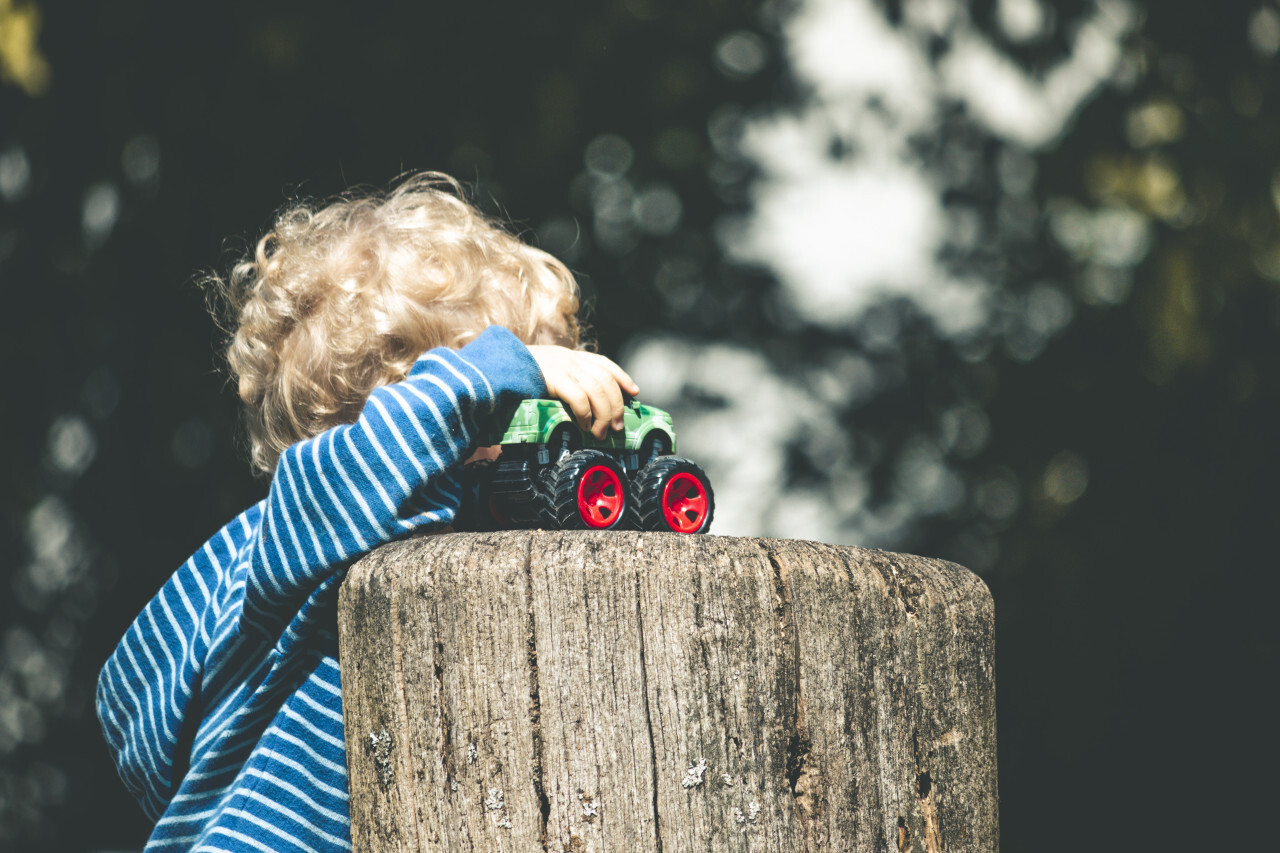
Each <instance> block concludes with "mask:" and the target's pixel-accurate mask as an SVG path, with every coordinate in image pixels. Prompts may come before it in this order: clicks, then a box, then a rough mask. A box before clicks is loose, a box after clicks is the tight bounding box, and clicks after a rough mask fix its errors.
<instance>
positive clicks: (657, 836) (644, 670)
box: [635, 539, 662, 853]
mask: <svg viewBox="0 0 1280 853" xmlns="http://www.w3.org/2000/svg"><path fill="white" fill-rule="evenodd" d="M643 549H644V540H643V539H641V540H640V541H639V542H638V543H637V545H636V551H637V555H636V556H637V557H638V556H639V553H638V552H639V551H641V550H643ZM635 588H636V626H637V627H638V628H639V631H638V633H639V634H640V649H639V651H640V695H641V697H642V698H643V700H644V701H643V705H644V725H645V729H646V730H647V732H648V734H649V773H650V774H651V778H652V779H653V784H652V785H651V788H652V799H653V838H654V843H655V845H656V849H657V853H662V818H661V817H660V816H659V814H658V751H657V747H655V746H654V741H653V714H652V713H651V712H650V710H649V664H648V662H647V661H646V659H645V655H644V607H642V606H641V603H640V573H639V572H638V571H637V572H636V573H635Z"/></svg>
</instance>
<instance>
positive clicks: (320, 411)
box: [206, 172, 579, 475]
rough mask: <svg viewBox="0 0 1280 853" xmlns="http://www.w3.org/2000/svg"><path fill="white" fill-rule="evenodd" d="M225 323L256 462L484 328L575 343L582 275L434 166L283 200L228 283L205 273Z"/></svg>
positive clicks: (268, 463) (265, 468) (270, 461)
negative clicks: (504, 223)
mask: <svg viewBox="0 0 1280 853" xmlns="http://www.w3.org/2000/svg"><path fill="white" fill-rule="evenodd" d="M206 284H207V285H209V286H211V287H212V289H213V291H214V293H215V294H216V295H218V296H220V297H221V301H222V303H223V305H224V309H225V313H226V316H227V319H228V320H229V321H230V322H229V323H228V324H227V326H228V327H229V331H233V335H232V337H231V341H230V343H229V345H228V346H227V351H226V357H227V362H228V364H229V366H230V369H231V375H232V378H233V379H234V380H235V382H236V385H237V388H238V390H239V393H240V399H241V400H243V401H244V404H245V409H246V415H247V417H246V420H247V426H248V439H249V452H250V455H251V461H252V464H253V467H254V468H255V469H256V470H257V471H258V472H260V473H263V474H268V475H269V474H271V472H272V471H273V470H274V469H275V465H276V461H277V460H278V459H279V457H280V454H281V452H282V451H284V449H285V448H287V447H289V446H290V445H291V444H293V443H295V442H297V441H300V440H302V439H304V438H309V437H311V436H313V435H317V434H319V433H321V432H323V431H324V430H326V429H328V428H329V427H332V426H335V425H337V424H341V423H351V422H353V421H355V419H356V418H357V417H358V416H359V414H360V410H361V408H362V406H363V405H364V402H365V400H366V399H367V398H368V396H369V393H370V392H371V391H372V390H373V389H374V388H376V387H378V386H380V385H385V384H387V383H391V382H396V381H399V380H401V379H403V378H404V377H405V376H407V375H408V373H409V369H410V368H411V367H412V366H413V363H414V361H416V360H417V358H418V356H419V355H421V354H422V353H423V352H425V351H426V350H428V349H431V348H432V347H438V346H447V347H460V346H462V345H463V344H466V343H467V342H469V341H471V340H472V339H473V338H475V337H476V336H477V335H479V334H480V333H481V332H482V331H484V330H485V329H486V328H488V327H489V326H491V325H500V326H505V327H506V328H508V329H509V330H511V332H513V333H514V334H515V335H516V336H517V337H519V338H520V339H521V340H523V341H524V342H525V343H529V344H559V345H561V346H567V347H577V346H579V328H578V322H577V319H576V314H577V310H578V289H577V284H576V282H575V281H574V279H573V276H572V275H571V274H570V272H569V270H568V269H567V268H566V267H565V266H564V264H562V263H561V262H560V261H558V260H556V259H555V258H554V257H552V256H551V255H549V254H547V253H546V252H543V251H541V250H539V249H535V248H533V247H531V246H528V245H526V244H524V243H522V242H521V241H520V240H518V239H517V238H516V237H514V236H512V235H511V234H508V233H507V232H506V231H504V230H503V229H502V228H500V227H499V226H498V225H497V224H495V223H494V222H492V221H490V220H489V219H487V218H486V217H485V216H484V215H483V214H481V213H480V212H479V211H478V210H476V209H475V208H474V207H473V206H471V205H470V204H468V203H467V202H466V201H465V200H464V198H463V192H462V187H461V186H460V185H459V184H458V182H457V181H455V180H454V179H453V178H451V177H449V176H448V175H444V174H441V173H439V172H424V173H420V174H415V175H411V176H409V177H408V178H405V179H404V180H402V181H400V182H399V183H398V184H397V185H394V186H393V187H392V188H391V189H390V190H388V191H386V192H380V193H368V194H360V195H355V194H348V195H346V196H343V197H340V198H338V199H337V200H335V201H331V202H330V203H328V204H325V205H324V206H320V207H314V208H313V207H311V206H308V205H306V204H303V203H299V204H295V205H293V206H290V207H288V208H286V209H285V210H284V211H283V212H282V213H280V214H279V215H278V216H277V217H276V220H275V223H274V226H273V227H272V229H271V231H270V233H268V234H267V235H266V236H265V237H263V238H262V239H261V240H259V241H258V244H257V247H256V249H255V251H254V252H253V255H252V256H251V257H248V258H245V259H244V260H242V261H241V262H240V263H237V264H236V265H235V266H234V267H233V268H232V271H231V274H230V276H229V277H228V278H226V279H223V278H221V277H219V276H216V275H211V276H209V278H208V279H207V280H206Z"/></svg>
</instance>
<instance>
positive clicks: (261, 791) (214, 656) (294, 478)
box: [97, 326, 546, 853]
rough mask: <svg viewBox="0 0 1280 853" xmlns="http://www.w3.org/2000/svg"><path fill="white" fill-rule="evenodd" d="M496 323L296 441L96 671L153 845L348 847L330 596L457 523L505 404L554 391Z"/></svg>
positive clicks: (434, 354) (110, 727)
mask: <svg viewBox="0 0 1280 853" xmlns="http://www.w3.org/2000/svg"><path fill="white" fill-rule="evenodd" d="M545 390H546V389H545V385H544V384H543V380H542V376H541V373H540V372H539V370H538V367H537V364H536V363H535V362H534V361H533V358H532V356H531V355H530V354H529V351H528V350H527V349H526V348H525V347H524V345H523V344H521V343H520V342H519V341H518V340H517V339H516V338H515V337H514V336H513V335H512V334H511V333H510V332H508V331H507V330H506V329H503V328H501V327H498V326H494V327H491V328H490V329H488V330H487V331H485V332H484V333H483V334H482V335H480V336H479V337H478V338H477V339H476V340H475V341H473V342H472V343H470V344H468V345H467V346H465V347H463V348H461V349H460V350H456V351H455V350H449V349H435V350H431V351H430V352H428V353H426V354H425V355H423V356H422V357H421V358H420V359H418V361H417V362H416V363H415V364H414V366H413V369H412V370H411V371H410V373H409V376H408V378H406V379H405V380H404V381H403V382H398V383H395V384H392V385H387V386H384V387H382V388H378V389H375V390H374V392H373V393H372V394H371V395H370V396H369V400H368V402H367V403H366V404H365V406H364V410H363V412H362V413H361V415H360V418H359V419H358V420H357V421H356V422H355V423H354V424H350V425H343V426H338V427H335V428H333V429H330V430H328V431H326V432H324V433H321V434H320V435H318V436H315V437H314V438H310V439H307V440H306V441H302V442H299V443H297V444H295V445H293V446H292V447H290V448H288V449H287V450H286V451H285V452H284V453H283V454H282V455H281V457H280V461H279V463H278V465H277V467H276V471H275V476H274V477H273V479H272V481H271V488H270V491H269V493H268V495H267V497H266V498H265V499H264V500H263V501H262V502H261V503H259V504H257V505H256V506H253V507H251V508H250V509H248V510H247V511H245V512H244V513H242V514H241V515H240V516H239V517H238V518H236V519H235V520H234V521H232V522H231V523H230V524H228V525H227V526H226V527H224V528H223V529H222V530H220V531H219V532H218V533H217V535H215V536H214V537H213V538H212V539H210V540H209V541H208V542H206V543H205V545H204V546H203V547H202V548H201V549H200V550H199V551H197V552H196V553H195V554H194V555H192V557H191V559H189V560H188V561H187V562H186V563H185V564H184V565H183V566H182V567H181V568H180V569H179V570H178V571H177V573H176V574H174V576H173V577H172V578H171V579H170V580H169V582H168V583H166V584H165V585H164V588H163V589H161V590H160V592H159V593H158V594H157V595H156V597H155V598H154V599H152V600H151V602H150V603H149V604H148V605H147V606H146V608H145V609H144V610H143V611H142V614H141V615H140V616H139V617H138V618H137V620H136V621H135V622H134V623H133V625H132V626H131V627H130V628H129V630H128V632H127V633H126V634H125V636H124V638H123V639H122V640H121V641H120V644H119V646H118V647H117V648H116V650H115V652H114V653H113V654H112V655H111V657H110V659H109V660H108V661H107V663H106V665H105V666H104V667H103V670H102V674H101V675H100V676H99V679H98V697H97V707H98V717H99V719H100V721H101V723H102V729H103V732H104V733H105V735H106V739H107V743H108V744H109V746H110V747H111V751H112V753H113V755H114V757H115V761H116V767H117V768H118V770H119V772H120V778H121V779H123V780H124V783H125V785H127V786H128V788H129V790H130V791H131V792H132V793H133V794H134V796H135V797H137V798H138V800H139V802H141V804H142V807H143V810H144V811H145V812H146V813H147V814H148V815H149V816H150V817H151V818H152V819H153V820H155V821H156V827H155V830H154V832H153V833H152V836H151V839H150V841H149V842H148V844H147V847H146V849H147V851H163V850H183V851H186V850H192V851H237V853H239V851H269V853H285V852H286V851H330V850H349V849H351V831H350V826H349V823H350V811H349V808H348V803H347V772H346V763H345V750H344V745H343V729H342V693H341V686H340V680H339V674H338V643H337V634H336V606H337V594H338V587H339V585H340V584H341V582H342V578H343V576H344V574H345V569H346V567H347V566H348V565H350V564H351V562H352V561H353V560H354V559H356V558H357V557H360V556H361V555H363V554H365V553H367V552H368V551H370V550H372V549H373V548H375V547H376V546H378V545H380V544H382V543H384V542H388V541H390V540H392V539H395V538H397V537H399V536H402V535H404V534H406V533H409V532H410V531H414V530H430V529H433V528H439V527H443V526H445V525H447V524H449V522H450V521H452V519H453V517H454V514H455V513H456V511H457V507H458V502H459V498H460V495H461V484H460V482H459V481H458V479H457V476H456V473H457V469H458V466H459V465H460V463H461V461H462V460H463V459H464V458H465V457H466V456H467V455H468V453H469V452H470V450H471V448H472V446H473V444H474V441H473V436H475V435H476V434H477V428H478V426H479V424H480V423H482V422H483V419H484V418H485V417H486V416H487V415H489V414H491V413H492V412H493V411H494V410H495V408H497V407H498V406H500V405H502V404H504V403H506V402H508V401H509V400H514V399H517V398H522V397H537V396H541V395H542V394H543V393H545Z"/></svg>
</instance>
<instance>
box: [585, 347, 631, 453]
mask: <svg viewBox="0 0 1280 853" xmlns="http://www.w3.org/2000/svg"><path fill="white" fill-rule="evenodd" d="M578 381H579V383H580V384H581V385H582V387H583V389H584V390H585V391H586V393H587V397H588V398H589V399H590V401H591V414H592V416H593V418H594V421H595V422H594V423H593V424H592V425H591V434H592V435H594V436H595V437H596V438H604V437H605V436H606V435H608V434H609V428H610V427H611V426H613V425H615V424H617V423H618V422H619V421H620V420H622V390H621V389H620V388H619V387H618V383H617V381H616V380H615V379H614V378H613V375H612V374H611V373H610V372H609V371H607V370H605V369H604V368H603V367H602V366H601V365H599V364H593V365H591V367H590V369H588V370H584V371H583V372H582V374H580V375H579V377H578Z"/></svg>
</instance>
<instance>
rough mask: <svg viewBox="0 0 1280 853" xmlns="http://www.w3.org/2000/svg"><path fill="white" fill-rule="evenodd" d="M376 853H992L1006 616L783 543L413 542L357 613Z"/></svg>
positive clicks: (353, 578)
mask: <svg viewBox="0 0 1280 853" xmlns="http://www.w3.org/2000/svg"><path fill="white" fill-rule="evenodd" d="M339 628H340V633H341V643H342V651H341V658H342V679H343V707H344V713H345V717H346V731H347V766H348V770H349V773H350V784H351V824H352V835H353V840H354V842H355V848H356V850H357V851H378V853H383V851H405V853H408V852H409V851H414V853H417V852H418V851H423V852H424V853H425V851H460V850H468V851H470V850H479V851H489V850H494V851H501V850H510V851H522V853H523V851H531V850H547V851H554V853H561V851H570V852H571V853H577V851H588V850H593V851H628V852H629V851H666V852H667V853H684V852H685V851H702V850H706V851H722V850H723V851H747V850H752V851H778V853H782V851H786V853H792V851H797V850H833V851H845V850H849V851H852V850H857V851H868V853H870V851H899V853H904V851H907V850H914V851H921V853H939V851H944V850H945V851H970V850H972V851H994V850H997V849H998V834H997V822H996V821H997V800H996V765H995V750H996V739H995V682H994V676H993V669H992V668H993V648H994V647H993V639H992V608H991V598H990V595H989V594H988V592H987V589H986V587H985V586H984V585H983V584H982V582H981V581H980V580H978V579H977V578H976V577H975V576H974V575H972V574H971V573H969V572H968V571H966V570H965V569H962V568H960V567H959V566H955V565H952V564H949V563H944V562H940V561H937V560H928V559H924V558H921V557H910V556H904V555H900V554H889V553H885V552H881V551H868V550H862V549H858V548H844V547H835V546H829V545H818V544H814V543H808V542H790V541H779V540H758V539H729V538H723V537H716V536H675V535H669V534H643V533H559V532H541V531H514V532H509V533H497V534H455V535H449V536H436V537H427V538H423V539H413V540H409V541H405V542H400V543H397V544H394V545H390V546H387V547H384V548H382V549H380V550H378V551H376V552H374V553H373V554H371V555H370V556H369V557H367V558H365V559H364V560H362V561H361V562H360V563H358V564H357V565H356V566H354V567H353V568H352V569H351V573H350V576H349V578H348V579H347V582H346V584H345V586H344V587H343V590H342V599H341V604H340V614H339Z"/></svg>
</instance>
